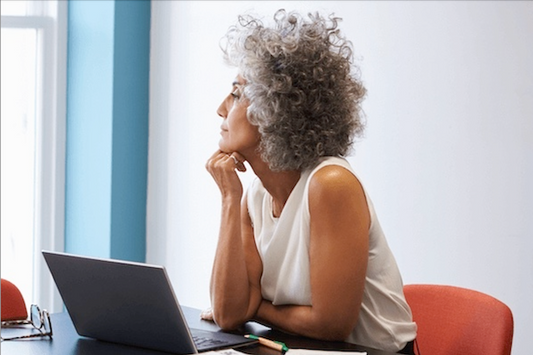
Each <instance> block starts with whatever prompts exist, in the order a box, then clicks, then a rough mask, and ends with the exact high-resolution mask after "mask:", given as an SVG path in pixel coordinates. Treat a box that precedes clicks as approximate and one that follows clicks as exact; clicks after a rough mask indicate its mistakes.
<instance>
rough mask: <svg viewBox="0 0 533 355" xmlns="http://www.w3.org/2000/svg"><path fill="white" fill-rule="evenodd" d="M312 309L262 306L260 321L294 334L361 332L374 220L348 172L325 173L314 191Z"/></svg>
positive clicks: (325, 336)
mask: <svg viewBox="0 0 533 355" xmlns="http://www.w3.org/2000/svg"><path fill="white" fill-rule="evenodd" d="M309 210H310V216H311V222H310V227H311V236H310V250H309V259H310V274H311V280H310V282H311V298H312V305H311V306H297V305H287V306H274V305H272V304H271V303H270V302H268V301H262V303H261V306H260V307H259V310H258V313H257V316H256V318H257V319H258V320H259V321H260V322H263V323H266V324H270V325H272V326H275V327H278V328H280V329H283V330H285V331H287V332H290V333H295V334H300V335H304V336H308V337H312V338H318V339H325V340H345V339H346V338H347V337H348V335H349V334H350V332H351V330H352V329H353V328H354V327H355V325H356V323H357V319H358V315H359V309H360V306H361V302H362V297H363V288H364V281H365V275H366V267H367V261H368V231H369V226H370V215H369V211H368V206H367V202H366V197H365V195H364V191H363V189H362V187H361V185H360V183H359V181H358V180H357V178H356V177H355V176H354V175H353V174H352V173H351V172H349V171H348V170H346V169H344V168H342V167H338V166H329V167H325V168H323V169H321V170H319V171H318V172H317V173H316V174H315V175H314V176H313V178H312V180H311V182H310V186H309Z"/></svg>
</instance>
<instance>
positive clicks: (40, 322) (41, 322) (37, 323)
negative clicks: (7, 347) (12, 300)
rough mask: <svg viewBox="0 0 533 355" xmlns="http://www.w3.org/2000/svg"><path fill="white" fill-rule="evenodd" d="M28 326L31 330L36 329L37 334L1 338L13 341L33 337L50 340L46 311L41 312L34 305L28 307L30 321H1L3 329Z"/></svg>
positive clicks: (49, 324) (50, 333)
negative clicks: (48, 338)
mask: <svg viewBox="0 0 533 355" xmlns="http://www.w3.org/2000/svg"><path fill="white" fill-rule="evenodd" d="M26 324H29V325H31V326H33V328H35V329H37V330H38V331H39V332H38V333H32V334H27V335H20V336H15V337H10V338H4V337H2V341H4V340H15V339H27V338H35V337H44V336H48V337H50V339H52V323H51V322H50V314H49V313H48V311H46V310H42V311H41V309H40V308H39V306H37V305H36V304H32V305H31V307H30V319H29V320H27V319H25V320H13V321H3V322H2V327H3V328H16V327H19V326H22V325H26Z"/></svg>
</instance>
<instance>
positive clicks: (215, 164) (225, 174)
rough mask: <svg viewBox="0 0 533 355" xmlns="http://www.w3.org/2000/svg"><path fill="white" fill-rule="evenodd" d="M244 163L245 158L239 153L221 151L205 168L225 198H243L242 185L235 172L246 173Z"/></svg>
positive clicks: (212, 157) (210, 159) (213, 156)
mask: <svg viewBox="0 0 533 355" xmlns="http://www.w3.org/2000/svg"><path fill="white" fill-rule="evenodd" d="M244 162H245V158H244V157H243V156H242V155H241V154H239V153H237V152H234V153H231V154H227V153H224V152H222V151H221V150H217V151H216V152H215V154H213V155H212V156H211V157H210V158H209V160H208V161H207V163H206V165H205V167H206V169H207V171H209V173H210V174H211V176H212V177H213V179H214V180H215V182H216V183H217V185H218V188H219V189H220V192H221V194H222V196H223V197H226V196H235V197H239V199H240V198H241V197H242V194H243V188H242V183H241V180H240V179H239V177H238V176H237V173H236V172H235V170H238V171H241V172H244V171H246V167H245V166H244Z"/></svg>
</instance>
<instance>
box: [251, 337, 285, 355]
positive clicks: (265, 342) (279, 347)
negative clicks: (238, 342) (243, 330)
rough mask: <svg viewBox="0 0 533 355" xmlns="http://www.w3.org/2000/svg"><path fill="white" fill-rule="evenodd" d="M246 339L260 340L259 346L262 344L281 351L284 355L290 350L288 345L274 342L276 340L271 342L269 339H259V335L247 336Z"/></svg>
mask: <svg viewBox="0 0 533 355" xmlns="http://www.w3.org/2000/svg"><path fill="white" fill-rule="evenodd" d="M245 337H246V338H250V339H255V340H258V341H259V344H262V345H264V346H267V347H269V348H271V349H274V350H278V351H281V352H282V353H283V354H285V353H286V352H287V351H289V348H288V347H287V345H285V344H283V343H282V342H280V341H274V340H270V339H267V338H262V337H258V336H257V335H253V334H249V335H245Z"/></svg>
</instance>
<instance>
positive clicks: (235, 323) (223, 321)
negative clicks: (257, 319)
mask: <svg viewBox="0 0 533 355" xmlns="http://www.w3.org/2000/svg"><path fill="white" fill-rule="evenodd" d="M213 321H214V322H215V323H216V324H217V325H218V326H219V327H220V329H222V330H223V331H232V330H235V329H237V328H239V327H240V326H241V325H243V324H244V323H245V322H246V321H245V320H244V319H243V318H240V317H236V316H235V312H225V311H217V312H213Z"/></svg>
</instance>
